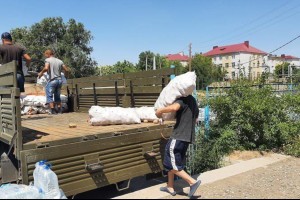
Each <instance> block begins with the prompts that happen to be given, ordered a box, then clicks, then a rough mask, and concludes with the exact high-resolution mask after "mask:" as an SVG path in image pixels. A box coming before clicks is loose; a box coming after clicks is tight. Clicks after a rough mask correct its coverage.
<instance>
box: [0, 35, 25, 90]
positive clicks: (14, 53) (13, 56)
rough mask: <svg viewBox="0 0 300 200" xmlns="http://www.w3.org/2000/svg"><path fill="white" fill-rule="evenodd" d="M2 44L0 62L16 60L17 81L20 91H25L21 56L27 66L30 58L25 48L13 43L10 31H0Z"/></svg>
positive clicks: (5, 62)
mask: <svg viewBox="0 0 300 200" xmlns="http://www.w3.org/2000/svg"><path fill="white" fill-rule="evenodd" d="M1 40H2V45H1V46H0V56H1V60H2V61H1V64H2V65H4V64H7V63H10V62H12V61H17V83H18V88H20V92H25V88H24V84H25V77H24V73H23V62H22V60H23V58H24V59H25V61H26V66H27V67H29V65H30V62H31V58H30V56H29V55H28V54H27V53H26V50H25V49H24V48H22V47H20V46H18V45H14V44H13V42H12V37H11V35H10V33H7V32H5V33H2V35H1Z"/></svg>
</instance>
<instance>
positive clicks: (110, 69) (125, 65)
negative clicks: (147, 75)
mask: <svg viewBox="0 0 300 200" xmlns="http://www.w3.org/2000/svg"><path fill="white" fill-rule="evenodd" d="M136 71H137V69H136V67H135V66H134V64H133V63H131V62H129V61H127V60H124V61H123V62H120V61H119V62H117V63H116V64H114V65H113V66H110V65H107V66H101V67H97V75H98V76H99V75H100V76H105V75H111V74H122V73H131V72H136Z"/></svg>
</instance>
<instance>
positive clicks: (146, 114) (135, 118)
mask: <svg viewBox="0 0 300 200" xmlns="http://www.w3.org/2000/svg"><path fill="white" fill-rule="evenodd" d="M89 117H90V120H89V121H90V124H91V125H93V126H105V125H121V124H140V123H141V122H142V121H148V122H153V121H155V120H158V119H157V117H156V115H155V110H154V108H153V107H141V108H121V107H100V106H92V107H91V109H90V110H89Z"/></svg>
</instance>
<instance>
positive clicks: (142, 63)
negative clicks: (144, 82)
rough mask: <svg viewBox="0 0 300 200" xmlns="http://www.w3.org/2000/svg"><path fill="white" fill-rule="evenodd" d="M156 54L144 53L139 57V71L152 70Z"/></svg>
mask: <svg viewBox="0 0 300 200" xmlns="http://www.w3.org/2000/svg"><path fill="white" fill-rule="evenodd" d="M154 56H155V54H154V53H153V52H151V51H144V52H142V53H140V55H139V62H138V64H137V69H138V70H141V71H145V70H152V69H153V61H154Z"/></svg>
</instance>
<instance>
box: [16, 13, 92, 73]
mask: <svg viewBox="0 0 300 200" xmlns="http://www.w3.org/2000/svg"><path fill="white" fill-rule="evenodd" d="M11 32H12V35H13V38H14V40H15V42H16V43H17V44H20V45H23V46H25V47H26V48H27V51H28V53H29V54H30V55H31V57H32V58H33V59H37V60H43V59H44V57H43V52H44V51H45V50H46V49H52V50H54V52H55V55H56V57H58V58H59V59H61V60H63V61H64V63H65V64H66V65H68V66H69V67H70V68H71V69H72V73H71V74H72V76H73V77H76V78H79V77H85V76H90V75H94V74H95V71H96V68H95V66H96V65H97V63H96V61H94V60H93V59H92V58H91V53H92V51H93V48H92V47H91V46H89V43H90V41H91V40H92V39H93V37H92V35H91V32H90V31H88V30H86V29H85V27H84V25H83V24H82V23H79V22H76V21H75V20H74V19H70V20H69V21H68V22H67V23H65V22H64V21H63V19H62V18H61V17H53V18H51V17H50V18H45V19H43V20H42V21H41V22H39V23H36V24H33V25H32V26H31V27H22V28H15V29H13V30H12V31H11ZM37 68H38V70H40V68H41V66H38V67H37Z"/></svg>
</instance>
